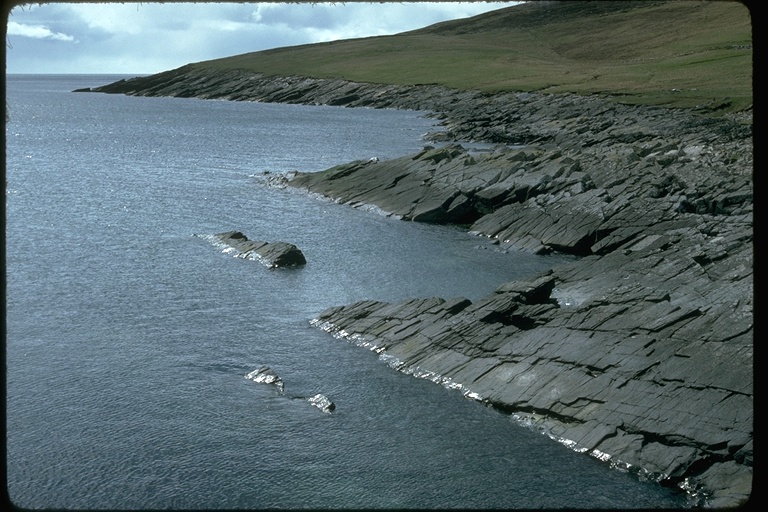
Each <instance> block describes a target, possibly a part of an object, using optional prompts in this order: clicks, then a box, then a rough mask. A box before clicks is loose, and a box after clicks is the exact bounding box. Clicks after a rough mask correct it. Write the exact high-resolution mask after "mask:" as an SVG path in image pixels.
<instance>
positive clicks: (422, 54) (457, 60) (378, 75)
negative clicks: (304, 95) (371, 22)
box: [195, 0, 753, 112]
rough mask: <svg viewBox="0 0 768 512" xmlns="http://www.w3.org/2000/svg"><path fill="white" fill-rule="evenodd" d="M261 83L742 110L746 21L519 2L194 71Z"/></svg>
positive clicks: (642, 5) (746, 96) (713, 14)
mask: <svg viewBox="0 0 768 512" xmlns="http://www.w3.org/2000/svg"><path fill="white" fill-rule="evenodd" d="M195 66H199V67H206V68H213V69H232V68H241V69H247V70H252V71H258V72H261V73H264V74H266V75H301V76H309V77H317V78H342V79H346V80H353V81H360V82H373V83H388V84H405V85H410V84H441V85H445V86H448V87H453V88H458V89H472V90H481V91H490V92H493V91H540V92H550V93H559V92H573V93H578V94H605V95H609V96H610V97H612V98H615V99H616V100H617V101H622V102H625V103H640V104H655V105H666V106H671V107H683V108H691V107H702V108H705V109H707V110H711V111H717V112H733V111H739V110H744V109H747V108H750V107H751V106H752V73H753V71H752V67H753V62H752V25H751V18H750V12H749V10H748V9H747V7H745V6H744V5H742V4H741V3H738V2H734V1H707V0H702V1H668V2H653V1H638V2H624V1H619V2H572V1H565V2H529V3H527V4H522V5H518V6H515V7H511V8H507V9H502V10H498V11H493V12H490V13H486V14H482V15H479V16H475V17H473V18H467V19H465V20H456V21H450V22H445V23H440V24H437V25H432V26H430V27H427V28H424V29H420V30H416V31H411V32H405V33H402V34H398V35H393V36H379V37H370V38H362V39H350V40H341V41H335V42H330V43H317V44H312V45H303V46H293V47H285V48H278V49H274V50H267V51H261V52H254V53H247V54H243V55H237V56H233V57H229V58H224V59H217V60H211V61H206V62H200V63H197V64H195Z"/></svg>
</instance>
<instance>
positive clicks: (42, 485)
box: [5, 75, 687, 510]
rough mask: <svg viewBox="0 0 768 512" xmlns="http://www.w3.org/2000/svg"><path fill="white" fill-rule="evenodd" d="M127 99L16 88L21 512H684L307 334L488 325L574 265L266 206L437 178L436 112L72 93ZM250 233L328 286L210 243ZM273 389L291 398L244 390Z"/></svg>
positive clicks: (11, 411) (9, 129)
mask: <svg viewBox="0 0 768 512" xmlns="http://www.w3.org/2000/svg"><path fill="white" fill-rule="evenodd" d="M120 78H126V77H125V76H116V75H8V76H6V125H5V138H6V139H5V140H6V147H5V151H6V153H5V158H6V161H5V163H6V167H5V180H6V191H5V192H6V195H5V223H6V226H5V227H6V239H5V264H6V273H5V279H6V287H5V292H6V310H5V323H6V331H5V336H6V338H5V342H6V343H5V349H6V350H5V363H6V374H5V392H6V393H5V395H6V400H5V413H6V418H5V419H6V425H5V426H6V433H7V436H6V464H5V467H6V475H5V476H6V491H7V493H8V498H9V500H10V502H11V504H12V505H14V506H17V507H20V508H25V509H56V510H95V509H98V510H182V509H184V510H189V509H195V510H201V509H204V510H208V509H230V510H232V509H234V510H255V509H265V508H274V509H321V508H322V509H350V508H364V509H403V508H420V509H449V508H462V509H483V508H485V509H530V508H537V509H542V508H543V509H563V508H567V509H573V508H583V509H595V508H602V509H627V508H629V509H632V508H635V509H637V508H686V507H687V504H686V500H685V497H684V496H683V495H682V494H681V493H679V492H676V491H675V490H674V489H669V488H664V487H662V486H660V485H659V484H656V483H653V482H643V481H641V480H640V479H639V478H638V477H637V475H635V474H633V473H632V472H631V471H630V472H626V471H619V470H617V469H615V468H612V467H611V466H610V465H609V464H606V463H604V462H602V461H600V460H598V459H595V458H593V457H590V456H589V455H586V454H583V453H576V452H574V451H572V450H571V449H569V448H568V447H567V446H564V445H563V444H560V443H558V442H555V441H553V440H552V439H550V438H549V437H547V436H546V435H542V434H541V433H539V432H537V431H535V430H532V429H529V428H525V427H523V426H520V425H519V424H518V423H515V422H514V421H513V420H512V419H511V417H510V416H508V415H505V414H503V413H501V412H499V411H497V410H495V409H493V408H489V407H487V406H485V405H483V404H481V403H479V402H476V401H473V400H470V399H467V398H465V397H464V396H463V395H462V394H461V393H460V392H458V391H455V390H451V389H446V388H444V387H442V386H440V385H436V384H434V383H433V382H431V381H427V380H423V379H418V378H415V377H412V376H408V375H404V374H401V373H398V372H397V371H395V370H393V369H392V368H390V367H389V366H387V365H386V364H384V363H383V362H382V361H381V360H379V357H378V355H377V354H376V353H374V352H371V351H368V350H365V349H363V348H359V347H356V346H353V345H351V344H349V343H347V342H346V341H343V340H340V339H337V338H334V337H333V336H331V335H329V334H327V333H325V332H323V331H321V330H319V329H316V328H314V327H312V326H311V325H310V323H309V322H310V320H311V319H313V318H314V317H316V316H317V315H318V314H319V313H320V312H322V311H323V310H325V309H326V308H329V307H332V306H338V305H343V304H349V303H351V302H354V301H358V300H364V299H365V300H368V299H372V300H383V301H402V300H406V299H409V298H417V297H419V298H420V297H433V296H438V297H443V298H453V297H466V298H468V299H470V300H478V299H480V298H482V297H485V296H486V295H488V294H490V293H492V292H493V291H494V290H495V289H496V288H497V287H498V286H500V285H501V284H502V283H505V282H507V281H510V280H515V279H523V278H528V277H531V276H534V275H536V274H538V273H540V272H543V271H545V270H547V269H549V268H552V267H553V266H556V265H559V264H562V263H565V262H567V261H569V257H568V256H563V255H556V254H555V255H548V256H536V255H530V254H525V253H515V252H503V251H500V250H499V248H498V246H497V245H494V244H493V243H492V241H491V240H489V239H487V238H481V237H477V236H473V235H470V234H468V233H467V232H466V230H463V229H461V228H458V227H447V226H434V225H426V224H419V223H413V222H406V221H402V220H397V219H394V218H391V217H387V216H385V215H382V214H380V213H376V212H373V211H364V210H361V209H354V208H352V207H349V206H345V205H341V204H337V203H334V202H333V201H329V200H325V199H322V198H318V197H313V196H311V195H308V194H306V193H302V192H300V191H297V190H293V189H288V188H277V187H273V186H268V185H267V184H266V183H265V179H264V176H265V175H274V174H277V173H286V172H292V171H301V172H316V171H321V170H324V169H326V168H329V167H332V166H334V165H338V164H342V163H347V162H349V161H352V160H356V159H369V158H373V157H376V158H379V159H381V160H384V159H389V158H394V157H399V156H403V155H407V154H410V153H415V152H417V151H419V150H420V149H421V148H422V147H423V146H424V145H425V144H426V142H425V139H424V134H425V133H428V132H431V131H435V130H440V129H441V128H440V126H439V125H438V124H437V123H438V122H437V121H436V120H435V119H434V118H431V117H429V116H428V113H427V112H416V111H398V110H382V109H350V108H343V107H329V106H300V105H284V104H267V103H259V102H231V101H216V100H201V99H192V98H149V97H132V96H124V95H108V94H100V93H74V92H72V91H73V90H74V89H77V88H83V87H96V86H99V85H104V84H107V83H111V82H113V81H115V80H118V79H120ZM231 230H237V231H241V232H243V233H244V234H245V235H246V236H248V237H249V238H251V239H256V240H264V241H285V242H289V243H293V244H296V245H297V246H298V247H299V248H300V249H301V250H302V251H303V252H304V254H305V256H306V258H307V264H306V265H305V266H304V267H300V268H294V269H268V268H267V267H265V266H263V265H261V264H259V263H258V262H256V261H250V260H244V259H240V258H234V257H232V255H231V254H228V253H225V252H222V250H221V248H219V247H216V246H214V245H212V244H210V243H209V242H207V241H206V239H205V237H200V236H196V235H211V234H214V233H219V232H224V231H231ZM262 366H268V367H269V368H271V369H272V370H273V371H274V372H276V373H277V374H278V375H279V376H280V377H281V378H282V380H283V383H284V392H283V393H280V392H279V390H278V389H277V388H276V386H273V385H269V384H264V383H257V382H254V381H252V380H248V379H246V378H244V377H245V375H246V374H248V373H249V372H252V371H253V370H255V369H258V368H260V367H262ZM317 393H322V394H323V395H325V396H326V397H328V398H329V399H330V400H332V401H333V402H334V404H335V406H336V408H335V410H334V411H333V412H332V413H330V414H327V413H324V412H323V411H321V410H320V409H318V408H316V407H313V406H312V405H311V404H310V403H309V402H308V401H307V400H306V398H307V397H310V396H313V395H315V394H317Z"/></svg>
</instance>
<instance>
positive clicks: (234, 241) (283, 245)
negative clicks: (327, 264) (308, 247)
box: [198, 231, 307, 268]
mask: <svg viewBox="0 0 768 512" xmlns="http://www.w3.org/2000/svg"><path fill="white" fill-rule="evenodd" d="M198 236H200V237H202V238H206V239H208V240H210V241H211V242H212V243H214V244H215V245H218V246H222V247H224V252H225V253H229V254H232V255H233V256H235V257H236V258H243V259H247V260H255V261H259V262H261V263H262V264H264V265H265V266H267V267H269V268H283V267H300V266H303V265H305V264H306V263H307V260H306V258H305V257H304V253H302V252H301V250H300V249H299V248H298V247H296V246H295V245H294V244H290V243H287V242H263V241H258V240H249V239H248V237H246V236H245V235H244V234H243V233H241V232H240V231H227V232H224V233H217V234H215V235H198Z"/></svg>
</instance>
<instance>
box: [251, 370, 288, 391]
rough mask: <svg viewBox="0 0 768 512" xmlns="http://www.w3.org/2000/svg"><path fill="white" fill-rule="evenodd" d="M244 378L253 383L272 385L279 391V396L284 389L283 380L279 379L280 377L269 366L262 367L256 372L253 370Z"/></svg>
mask: <svg viewBox="0 0 768 512" xmlns="http://www.w3.org/2000/svg"><path fill="white" fill-rule="evenodd" d="M245 378H246V379H248V380H252V381H253V382H259V383H263V384H274V385H275V386H277V389H278V391H280V394H281V395H282V394H283V389H285V385H284V384H283V379H281V378H280V376H279V375H278V374H277V373H275V371H274V370H273V369H272V368H270V367H269V366H262V367H261V368H259V369H258V370H254V371H252V372H251V373H248V374H246V376H245Z"/></svg>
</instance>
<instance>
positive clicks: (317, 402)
mask: <svg viewBox="0 0 768 512" xmlns="http://www.w3.org/2000/svg"><path fill="white" fill-rule="evenodd" d="M307 402H309V403H310V404H312V405H314V406H315V407H317V408H318V409H320V410H321V411H323V412H324V413H328V414H330V413H332V412H333V410H334V409H336V404H334V403H333V402H331V400H330V398H328V397H327V396H325V395H323V394H322V393H318V394H316V395H315V396H311V397H309V398H307Z"/></svg>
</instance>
